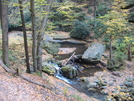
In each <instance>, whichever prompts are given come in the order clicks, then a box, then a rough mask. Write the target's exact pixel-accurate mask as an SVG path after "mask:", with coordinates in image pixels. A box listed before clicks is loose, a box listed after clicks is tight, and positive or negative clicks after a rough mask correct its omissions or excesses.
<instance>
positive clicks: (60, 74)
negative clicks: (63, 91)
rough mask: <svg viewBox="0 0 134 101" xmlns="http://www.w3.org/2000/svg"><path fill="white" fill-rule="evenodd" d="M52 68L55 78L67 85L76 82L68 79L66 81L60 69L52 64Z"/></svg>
mask: <svg viewBox="0 0 134 101" xmlns="http://www.w3.org/2000/svg"><path fill="white" fill-rule="evenodd" d="M54 68H55V69H56V73H55V75H54V76H55V77H56V78H58V79H60V80H62V81H64V82H66V83H68V84H75V83H76V82H74V81H72V80H70V79H67V78H66V77H64V76H63V75H62V71H61V67H59V66H58V65H57V64H54Z"/></svg>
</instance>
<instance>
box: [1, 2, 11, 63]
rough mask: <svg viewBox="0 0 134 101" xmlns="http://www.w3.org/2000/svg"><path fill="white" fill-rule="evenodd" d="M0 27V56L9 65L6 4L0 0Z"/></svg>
mask: <svg viewBox="0 0 134 101" xmlns="http://www.w3.org/2000/svg"><path fill="white" fill-rule="evenodd" d="M1 28H2V58H3V62H4V63H5V64H6V65H9V59H8V4H7V1H5V0H1Z"/></svg>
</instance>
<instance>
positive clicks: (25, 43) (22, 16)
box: [18, 0, 31, 73]
mask: <svg viewBox="0 0 134 101" xmlns="http://www.w3.org/2000/svg"><path fill="white" fill-rule="evenodd" d="M18 1H19V4H20V14H21V20H22V27H23V35H24V47H25V55H26V65H27V73H31V71H30V65H29V55H28V45H27V34H26V28H25V21H24V15H23V7H22V0H18Z"/></svg>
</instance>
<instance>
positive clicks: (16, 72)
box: [0, 59, 53, 90]
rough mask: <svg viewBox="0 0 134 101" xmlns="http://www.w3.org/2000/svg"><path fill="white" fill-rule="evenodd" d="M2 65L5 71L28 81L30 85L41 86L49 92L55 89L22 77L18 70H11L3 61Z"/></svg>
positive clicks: (0, 61) (0, 62) (0, 63)
mask: <svg viewBox="0 0 134 101" xmlns="http://www.w3.org/2000/svg"><path fill="white" fill-rule="evenodd" d="M0 65H1V66H2V67H3V68H4V69H5V71H6V72H8V73H11V74H13V75H16V76H19V77H21V78H22V79H24V80H26V81H28V82H30V83H33V84H36V85H39V86H41V87H44V88H47V89H49V90H52V89H53V88H50V87H48V86H45V85H43V84H41V83H38V82H35V81H33V80H31V79H29V78H27V77H24V76H23V75H21V74H19V73H18V69H17V71H14V70H11V69H10V68H8V67H7V66H6V65H5V64H4V63H3V61H2V60H1V59H0Z"/></svg>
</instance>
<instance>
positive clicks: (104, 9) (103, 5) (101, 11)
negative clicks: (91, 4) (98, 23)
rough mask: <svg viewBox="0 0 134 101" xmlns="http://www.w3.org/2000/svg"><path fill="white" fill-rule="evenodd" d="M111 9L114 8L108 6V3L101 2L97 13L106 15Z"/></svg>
mask: <svg viewBox="0 0 134 101" xmlns="http://www.w3.org/2000/svg"><path fill="white" fill-rule="evenodd" d="M110 10H112V9H110V8H108V6H107V4H106V3H100V4H99V5H98V6H97V9H96V15H97V16H104V15H105V14H107V12H108V11H110Z"/></svg>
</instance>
